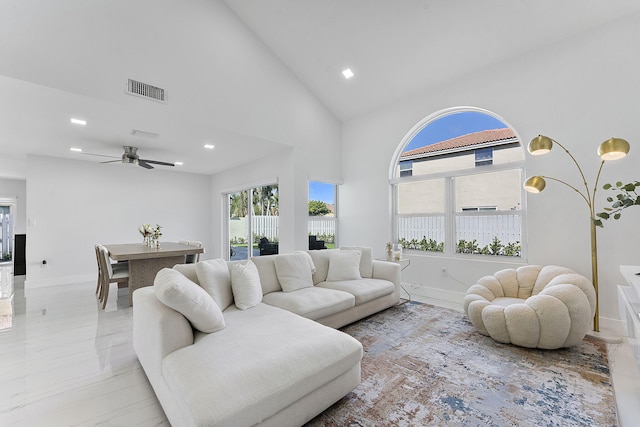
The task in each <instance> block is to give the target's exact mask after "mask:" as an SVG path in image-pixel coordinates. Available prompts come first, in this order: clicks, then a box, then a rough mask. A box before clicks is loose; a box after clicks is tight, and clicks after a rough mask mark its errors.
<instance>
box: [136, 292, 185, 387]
mask: <svg viewBox="0 0 640 427" xmlns="http://www.w3.org/2000/svg"><path fill="white" fill-rule="evenodd" d="M193 339H194V337H193V329H192V328H191V324H190V323H189V321H188V320H187V319H186V318H185V317H184V316H183V315H182V314H180V313H178V312H177V311H175V310H173V309H172V308H169V307H167V306H166V305H164V304H163V303H162V302H160V300H158V299H157V298H156V294H155V291H154V289H153V286H149V287H145V288H140V289H137V290H136V291H135V292H134V293H133V348H134V350H135V352H136V354H137V355H138V359H139V360H140V364H141V365H142V367H143V368H144V370H145V372H146V374H147V377H149V380H150V381H151V383H152V384H153V383H154V382H155V381H157V380H158V379H160V378H161V376H162V360H163V359H164V358H165V356H167V355H168V354H170V353H173V352H174V351H176V350H178V349H179V348H182V347H186V346H188V345H191V344H193Z"/></svg>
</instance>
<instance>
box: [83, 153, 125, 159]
mask: <svg viewBox="0 0 640 427" xmlns="http://www.w3.org/2000/svg"><path fill="white" fill-rule="evenodd" d="M80 154H84V155H87V156H98V157H109V158H111V159H119V158H120V156H107V155H106V154H97V153H85V152H82V153H80Z"/></svg>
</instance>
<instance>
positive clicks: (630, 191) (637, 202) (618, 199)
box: [593, 181, 640, 227]
mask: <svg viewBox="0 0 640 427" xmlns="http://www.w3.org/2000/svg"><path fill="white" fill-rule="evenodd" d="M638 187H640V181H635V182H630V183H628V184H623V183H622V182H620V181H618V182H616V184H615V186H614V185H613V184H605V185H603V186H602V188H603V189H604V190H610V191H614V192H616V193H617V194H616V195H615V197H612V196H609V197H607V202H609V203H611V206H609V207H605V208H604V212H599V213H597V214H596V217H597V218H595V219H594V220H593V222H594V224H595V225H597V226H598V227H604V224H603V223H602V221H603V220H605V221H606V220H608V219H611V218H613V219H615V220H618V219H620V216H621V215H622V211H623V210H625V209H626V208H629V207H631V206H640V194H638V191H640V190H639V189H638Z"/></svg>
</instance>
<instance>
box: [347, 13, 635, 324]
mask: <svg viewBox="0 0 640 427" xmlns="http://www.w3.org/2000/svg"><path fill="white" fill-rule="evenodd" d="M639 21H640V19H639V18H638V16H637V15H636V16H631V17H628V18H625V19H624V20H621V21H619V22H616V23H613V24H611V25H608V26H606V27H600V28H596V29H593V30H591V31H590V32H588V33H585V34H581V35H578V36H573V37H571V38H568V39H566V40H565V41H564V42H562V43H559V44H556V45H553V46H547V47H546V48H544V49H540V50H537V51H530V52H524V53H523V54H522V55H521V56H520V57H517V58H512V59H511V60H510V61H508V62H504V63H499V64H495V66H493V67H491V68H487V69H484V70H482V71H480V72H476V73H473V74H469V75H468V76H466V77H465V78H464V79H460V80H455V81H450V82H447V84H445V85H442V86H440V87H435V88H433V89H432V90H429V91H427V92H424V93H416V94H415V96H414V97H413V98H411V99H408V100H404V101H402V102H398V103H397V104H395V105H390V106H388V107H386V108H384V109H381V110H379V111H375V112H372V113H370V114H368V115H365V116H361V117H357V118H355V119H352V120H350V121H348V122H346V123H344V124H343V150H342V156H343V158H342V161H343V164H344V165H348V167H345V168H344V170H343V173H344V182H345V183H344V185H343V186H342V188H341V193H340V201H339V202H340V208H341V217H340V225H339V227H340V235H341V236H342V241H341V242H342V244H364V245H368V246H372V247H373V248H374V250H375V255H376V256H382V255H383V254H384V247H385V243H386V242H387V241H389V240H391V202H390V190H389V184H388V179H389V176H388V171H389V166H390V162H391V158H392V156H393V153H394V151H395V150H396V147H397V145H398V144H399V143H400V141H401V140H402V139H403V137H404V136H405V135H406V134H407V132H408V131H409V130H410V129H411V128H412V127H413V126H414V125H415V124H416V123H418V122H419V121H420V120H421V119H423V118H424V117H426V116H428V115H430V114H432V113H434V112H436V111H440V110H442V109H446V108H449V107H456V106H467V105H468V106H475V107H480V108H484V109H487V110H490V111H492V112H494V113H496V114H498V115H500V116H502V117H503V118H504V119H505V120H506V121H507V122H508V123H509V124H510V125H511V126H512V127H513V128H514V129H515V130H516V132H517V133H518V134H519V135H520V136H521V138H522V140H523V143H524V145H525V146H526V144H527V143H528V141H529V140H530V139H531V138H533V137H534V136H536V135H538V134H539V133H542V134H546V135H548V136H550V137H552V138H554V139H556V140H558V141H560V142H561V143H562V144H564V145H565V146H567V147H568V148H569V149H570V150H571V151H572V153H573V154H574V155H575V157H576V158H577V160H578V162H579V163H580V164H581V165H582V166H583V168H584V170H585V175H586V177H587V180H588V182H589V183H590V185H593V183H594V181H595V175H596V173H597V168H598V166H599V159H598V158H597V155H596V150H597V147H598V145H599V144H600V142H602V141H604V140H605V139H607V138H609V137H611V136H616V137H622V138H626V139H627V140H628V141H629V142H630V144H631V152H630V155H629V156H627V158H624V159H622V160H619V161H616V162H610V163H608V164H606V165H605V167H604V170H603V173H602V177H601V180H600V182H601V184H604V183H606V182H611V181H617V180H621V181H629V180H638V179H640V169H639V166H640V125H639V124H638V123H640V122H639V121H638V114H639V112H640V108H639V107H640V77H639V76H640V55H638V41H639V40H640V22H639ZM505 37H508V35H505ZM427 78H428V77H427ZM363 153H366V156H365V155H363ZM526 174H527V175H538V174H542V175H550V176H553V177H556V178H560V179H563V180H567V181H569V182H571V183H573V184H575V185H576V186H578V187H579V186H581V185H582V183H581V181H580V179H579V175H578V173H577V171H576V170H575V168H574V166H573V165H572V164H571V162H570V159H569V157H568V156H566V154H565V153H564V152H563V151H562V150H560V149H559V147H556V149H555V150H553V151H552V152H551V153H549V154H547V155H546V156H539V157H537V158H533V157H532V156H530V155H529V154H527V155H526ZM604 197H605V196H604V195H603V192H602V191H600V192H599V194H598V196H597V201H598V202H597V206H598V207H599V208H600V209H598V210H601V208H602V207H603V206H604ZM525 206H526V207H527V215H528V218H527V225H528V226H527V229H526V230H525V238H526V236H527V235H528V239H527V243H528V249H529V251H528V259H525V260H523V261H525V262H528V263H532V264H558V265H564V266H567V267H570V268H573V269H575V270H577V271H578V272H580V273H582V274H584V275H585V276H587V277H590V276H591V264H590V259H591V257H590V243H589V218H588V209H587V206H586V204H585V202H584V201H583V200H582V199H581V198H580V197H579V196H578V195H577V194H575V193H574V192H573V191H572V190H570V189H568V188H566V187H564V186H561V185H560V184H557V183H554V182H548V183H547V188H546V189H545V191H544V192H543V193H542V194H539V195H528V196H527V200H526V204H525ZM598 239H599V240H598V242H599V244H598V246H599V255H600V259H599V266H600V275H599V276H600V313H601V317H603V318H614V319H615V318H617V317H618V313H617V297H616V285H617V284H621V283H624V282H623V279H622V277H621V275H620V274H619V272H618V265H619V264H640V208H631V209H629V210H627V211H625V212H624V213H623V216H622V219H621V220H620V221H618V222H613V221H611V222H609V223H606V225H605V228H604V229H600V230H599V231H598ZM410 258H411V265H410V267H409V268H407V269H406V270H405V271H404V272H403V280H404V281H406V282H410V283H414V284H418V285H419V288H418V289H417V290H416V292H419V293H422V294H425V295H431V296H435V297H438V298H443V299H449V300H454V301H460V300H461V299H462V296H463V294H464V292H465V291H466V290H467V289H468V287H469V286H471V285H473V284H474V283H475V281H476V279H477V278H478V277H480V276H482V275H486V274H491V273H493V272H495V271H496V270H498V269H501V268H504V267H505V266H507V265H508V264H505V263H502V262H497V261H496V260H493V259H489V260H488V261H485V260H484V259H482V258H481V259H480V260H478V258H473V259H469V260H459V259H449V258H443V257H439V256H411V257H410ZM443 268H445V269H447V271H446V276H447V277H443V276H444V275H443V272H442V269H443Z"/></svg>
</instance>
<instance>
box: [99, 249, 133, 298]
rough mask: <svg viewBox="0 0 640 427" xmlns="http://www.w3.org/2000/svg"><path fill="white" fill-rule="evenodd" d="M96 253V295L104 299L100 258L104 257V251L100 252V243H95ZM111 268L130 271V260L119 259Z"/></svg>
mask: <svg viewBox="0 0 640 427" xmlns="http://www.w3.org/2000/svg"><path fill="white" fill-rule="evenodd" d="M94 248H95V253H96V263H97V265H98V283H97V284H96V295H97V296H98V299H99V300H100V301H102V292H101V290H102V281H103V274H104V273H103V271H102V270H103V268H102V263H101V262H100V258H101V257H102V252H100V245H95V247H94ZM111 268H112V269H113V270H114V271H121V270H122V271H129V261H118V262H116V263H112V264H111Z"/></svg>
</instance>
